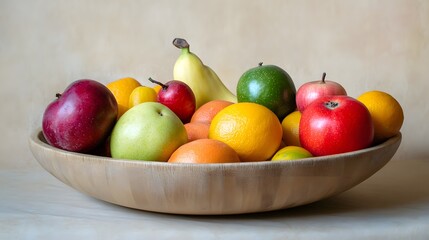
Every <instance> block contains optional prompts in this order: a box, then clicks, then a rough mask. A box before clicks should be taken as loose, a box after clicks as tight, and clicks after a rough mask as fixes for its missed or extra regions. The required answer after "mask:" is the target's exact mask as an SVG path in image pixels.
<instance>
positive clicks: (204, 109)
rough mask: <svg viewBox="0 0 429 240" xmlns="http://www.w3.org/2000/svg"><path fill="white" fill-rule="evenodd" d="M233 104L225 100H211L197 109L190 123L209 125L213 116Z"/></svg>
mask: <svg viewBox="0 0 429 240" xmlns="http://www.w3.org/2000/svg"><path fill="white" fill-rule="evenodd" d="M231 104H233V103H232V102H229V101H225V100H212V101H209V102H207V103H205V104H204V105H202V106H201V107H199V108H198V109H197V110H196V111H195V112H194V114H193V115H192V118H191V122H203V123H209V124H210V122H211V121H212V119H213V118H214V116H215V115H216V114H217V113H218V112H219V111H220V110H222V109H224V108H225V107H227V106H229V105H231Z"/></svg>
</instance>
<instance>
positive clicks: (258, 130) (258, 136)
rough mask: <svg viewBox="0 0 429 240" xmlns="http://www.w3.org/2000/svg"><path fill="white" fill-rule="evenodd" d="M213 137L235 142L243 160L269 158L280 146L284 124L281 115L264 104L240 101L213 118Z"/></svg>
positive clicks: (228, 142) (211, 136)
mask: <svg viewBox="0 0 429 240" xmlns="http://www.w3.org/2000/svg"><path fill="white" fill-rule="evenodd" d="M209 138H211V139H216V140H219V141H222V142H224V143H226V144H228V145H229V146H231V147H232V148H233V149H234V150H235V151H236V152H237V154H238V156H239V157H240V160H241V161H243V162H254V161H265V160H267V159H269V158H270V157H271V156H272V155H273V154H274V153H275V152H276V151H277V149H278V148H279V146H280V143H281V140H282V125H281V123H280V122H279V120H278V118H277V116H276V115H275V114H274V113H273V112H272V111H270V110H269V109H268V108H266V107H264V106H262V105H259V104H256V103H236V104H232V105H230V106H228V107H226V108H224V109H222V110H221V111H220V112H219V113H218V114H217V115H216V116H215V117H214V118H213V121H212V123H211V125H210V131H209Z"/></svg>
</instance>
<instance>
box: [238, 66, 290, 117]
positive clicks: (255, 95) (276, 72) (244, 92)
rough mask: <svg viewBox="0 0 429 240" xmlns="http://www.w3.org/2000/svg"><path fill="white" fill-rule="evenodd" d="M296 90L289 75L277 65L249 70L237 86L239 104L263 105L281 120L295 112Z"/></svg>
mask: <svg viewBox="0 0 429 240" xmlns="http://www.w3.org/2000/svg"><path fill="white" fill-rule="evenodd" d="M295 94H296V89H295V85H294V83H293V81H292V78H291V77H290V76H289V74H288V73H287V72H286V71H285V70H283V69H282V68H280V67H278V66H275V65H262V63H260V64H259V66H258V67H255V68H251V69H249V70H247V71H246V72H245V73H244V74H243V75H242V76H241V77H240V79H239V81H238V84H237V100H238V102H253V103H258V104H261V105H263V106H265V107H267V108H269V109H270V110H271V111H273V112H274V113H275V114H276V115H277V117H278V118H279V119H283V118H284V117H285V116H286V115H288V114H289V113H291V112H293V111H295V109H296V103H295Z"/></svg>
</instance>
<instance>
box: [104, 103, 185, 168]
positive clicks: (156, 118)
mask: <svg viewBox="0 0 429 240" xmlns="http://www.w3.org/2000/svg"><path fill="white" fill-rule="evenodd" d="M187 141H188V136H187V133H186V129H185V127H184V125H183V123H182V121H181V120H180V119H179V117H177V115H176V114H175V113H174V112H173V111H171V110H170V109H169V108H168V107H166V106H165V105H162V104H161V103H157V102H145V103H141V104H139V105H137V106H134V107H133V108H131V109H130V110H128V111H127V112H125V113H124V115H122V116H121V117H120V118H119V120H118V122H117V123H116V125H115V127H114V128H113V131H112V135H111V139H110V151H111V154H112V157H113V158H121V159H132V160H146V161H160V162H166V161H167V160H168V158H169V157H170V155H171V154H172V153H173V152H174V151H175V150H176V149H177V148H178V147H180V146H181V145H183V144H185V143H186V142H187Z"/></svg>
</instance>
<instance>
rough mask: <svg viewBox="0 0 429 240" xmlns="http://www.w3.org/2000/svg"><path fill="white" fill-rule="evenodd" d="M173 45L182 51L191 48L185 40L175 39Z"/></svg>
mask: <svg viewBox="0 0 429 240" xmlns="http://www.w3.org/2000/svg"><path fill="white" fill-rule="evenodd" d="M173 45H174V46H176V47H177V48H180V49H183V48H189V43H188V42H187V41H186V40H185V39H183V38H175V39H174V40H173Z"/></svg>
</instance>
